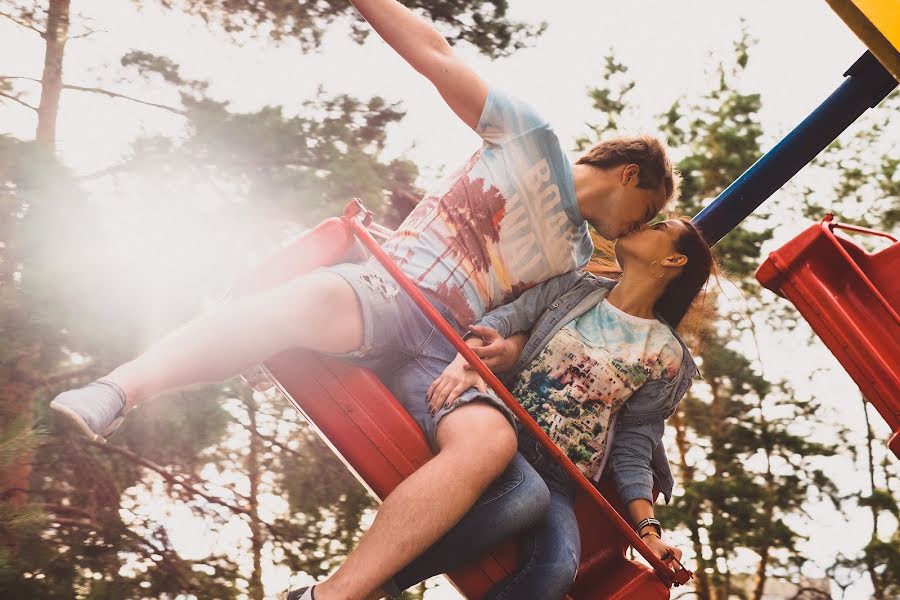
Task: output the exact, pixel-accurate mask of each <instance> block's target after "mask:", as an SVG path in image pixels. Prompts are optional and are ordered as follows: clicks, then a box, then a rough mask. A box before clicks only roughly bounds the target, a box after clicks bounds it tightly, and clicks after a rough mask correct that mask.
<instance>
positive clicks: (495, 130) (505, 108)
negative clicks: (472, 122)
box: [475, 88, 549, 145]
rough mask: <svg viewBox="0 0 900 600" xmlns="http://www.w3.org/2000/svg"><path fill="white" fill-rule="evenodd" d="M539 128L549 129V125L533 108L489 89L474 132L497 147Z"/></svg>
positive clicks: (501, 92)
mask: <svg viewBox="0 0 900 600" xmlns="http://www.w3.org/2000/svg"><path fill="white" fill-rule="evenodd" d="M539 127H549V123H548V122H547V121H546V119H544V118H543V117H541V116H540V115H539V114H538V113H537V111H535V110H534V108H532V107H531V106H530V105H529V104H527V103H525V102H523V101H521V100H519V99H518V98H514V97H513V96H509V95H507V94H506V93H504V92H503V91H501V90H499V89H497V88H491V89H490V90H488V96H487V100H485V102H484V108H483V109H482V111H481V118H480V119H479V120H478V126H477V127H476V129H475V131H476V133H478V135H480V136H481V139H483V140H484V141H485V142H487V143H488V144H497V145H499V144H503V143H505V142H507V141H509V140H511V139H513V138H515V137H517V136H520V135H522V134H524V133H527V132H529V131H532V130H533V129H537V128H539Z"/></svg>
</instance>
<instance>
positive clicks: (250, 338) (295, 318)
mask: <svg viewBox="0 0 900 600" xmlns="http://www.w3.org/2000/svg"><path fill="white" fill-rule="evenodd" d="M362 335H363V324H362V313H361V309H360V306H359V300H358V299H357V297H356V293H355V292H354V291H353V288H352V287H350V284H348V283H347V282H346V281H345V280H344V279H343V278H341V277H340V276H338V275H335V274H334V273H328V272H324V271H317V272H314V273H310V274H308V275H303V276H300V277H298V278H296V279H294V280H292V281H290V282H288V283H286V284H283V285H281V286H278V287H276V288H273V289H271V290H267V291H265V292H262V293H259V294H255V295H252V296H247V297H244V298H240V299H237V300H234V301H231V302H227V303H224V304H222V305H220V306H218V307H216V308H214V309H212V310H210V311H208V312H206V313H204V314H202V315H200V316H198V317H197V318H196V319H194V320H193V321H190V322H189V323H187V324H186V325H184V326H183V327H181V328H179V329H177V330H175V331H173V332H171V333H170V334H168V335H167V336H166V337H164V338H162V339H161V340H159V341H158V342H156V343H154V344H153V345H152V346H151V347H150V348H149V349H148V350H147V351H146V352H144V353H143V354H141V355H140V356H138V357H137V358H135V359H134V360H132V361H130V362H128V363H125V364H124V365H122V366H120V367H118V368H116V369H115V370H113V371H112V372H111V373H109V374H108V375H107V376H106V377H103V378H102V379H103V380H106V381H111V382H113V383H115V384H117V385H118V386H119V387H120V388H121V389H122V391H124V392H125V396H126V404H125V411H126V412H127V411H128V410H129V409H130V408H132V407H133V406H134V405H135V404H138V403H140V402H142V401H145V400H149V399H151V398H153V397H154V396H157V395H159V394H161V393H163V392H166V391H170V390H175V389H179V388H182V387H185V386H189V385H192V384H198V383H208V382H213V381H221V380H223V379H227V378H228V377H232V376H234V375H236V374H238V373H240V372H241V371H243V370H245V369H246V368H248V367H250V366H252V365H254V364H257V363H260V362H263V361H265V360H266V359H268V358H270V357H272V356H274V355H275V354H278V353H279V352H282V351H284V350H288V349H290V348H297V347H304V348H309V349H310V350H316V351H321V352H350V351H353V350H356V349H357V348H359V346H360V345H361V343H362Z"/></svg>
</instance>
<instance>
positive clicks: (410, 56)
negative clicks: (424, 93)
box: [351, 0, 488, 130]
mask: <svg viewBox="0 0 900 600" xmlns="http://www.w3.org/2000/svg"><path fill="white" fill-rule="evenodd" d="M351 1H352V2H353V5H354V6H355V7H356V10H358V11H359V13H360V14H361V15H362V16H363V18H364V19H365V20H366V21H368V23H369V25H371V26H372V28H373V29H374V30H375V31H376V32H378V35H380V36H381V38H382V39H383V40H384V41H385V42H387V43H388V45H389V46H390V47H391V48H393V49H394V50H395V51H396V52H397V54H399V55H400V56H401V57H403V59H404V60H405V61H406V62H407V63H409V64H410V66H411V67H412V68H414V69H415V70H416V71H418V72H419V73H421V74H422V75H424V76H425V77H426V78H427V79H428V80H429V81H431V83H432V84H434V87H436V88H437V90H438V92H439V93H440V94H441V97H443V98H444V101H445V102H446V103H447V105H448V106H449V107H450V109H451V110H453V112H455V113H456V114H457V116H459V118H460V119H462V120H463V122H464V123H465V124H466V125H468V126H469V127H470V128H472V129H473V130H474V129H476V127H477V126H478V121H479V119H480V118H481V112H482V110H483V109H484V103H485V100H486V99H487V95H488V86H487V84H486V83H485V82H484V80H483V79H481V77H479V76H478V74H477V73H475V71H473V70H472V69H470V68H469V67H468V66H467V65H465V64H464V63H463V62H462V61H460V60H459V58H458V57H457V56H456V54H455V53H454V52H453V49H452V48H451V47H450V44H449V43H447V40H446V39H444V36H442V35H441V34H440V33H439V32H438V30H437V29H435V28H434V26H432V25H431V24H430V23H427V22H426V21H424V20H422V19H420V18H419V17H417V16H416V15H414V14H413V13H412V12H411V11H410V10H409V9H408V8H406V7H405V6H403V5H402V4H400V3H399V2H397V1H396V0H351Z"/></svg>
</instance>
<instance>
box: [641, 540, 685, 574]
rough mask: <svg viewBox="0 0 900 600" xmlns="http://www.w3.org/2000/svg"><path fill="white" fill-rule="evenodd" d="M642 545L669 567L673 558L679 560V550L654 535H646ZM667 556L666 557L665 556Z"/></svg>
mask: <svg viewBox="0 0 900 600" xmlns="http://www.w3.org/2000/svg"><path fill="white" fill-rule="evenodd" d="M643 539H644V543H646V544H647V546H649V547H650V549H651V550H653V551H654V552H655V553H656V555H657V556H658V557H660V558H662V559H663V561H664V562H665V563H666V564H668V565H669V566H671V564H670V563H671V562H672V559H673V558H675V559H677V560H679V561H680V560H681V550H679V549H678V548H676V547H675V546H670V545H668V544H667V543H665V542H664V541H662V540H661V539H659V538H658V537H656V536H655V535H648V536H646V537H644V538H643ZM667 554H668V556H666V555H667ZM663 557H665V558H663Z"/></svg>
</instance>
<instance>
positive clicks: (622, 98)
mask: <svg viewBox="0 0 900 600" xmlns="http://www.w3.org/2000/svg"><path fill="white" fill-rule="evenodd" d="M603 60H604V65H603V74H602V78H603V81H604V83H603V85H602V86H599V87H591V88H590V89H588V97H589V98H590V99H591V106H592V108H594V109H595V110H596V111H597V112H598V113H599V114H598V115H597V117H598V118H599V119H600V121H599V122H598V123H588V124H587V127H588V129H589V130H590V131H591V133H590V134H589V135H584V136H581V137H579V138H578V139H576V140H575V149H576V150H579V151H580V150H587V149H588V148H590V147H591V146H593V145H594V144H596V143H597V142H598V141H600V140H601V139H602V138H603V137H604V136H605V135H606V134H608V133H611V132H615V131H617V130H618V129H619V127H620V123H621V120H622V118H623V115H624V114H626V113H628V112H629V111H628V110H627V109H628V106H629V99H628V95H629V93H630V92H631V91H632V90H633V89H634V87H635V85H636V84H635V82H634V81H632V80H631V79H630V78H629V77H628V67H627V66H625V65H624V64H623V63H620V62H619V61H618V60H616V57H615V56H614V55H613V54H612V53H610V54H608V55H606V57H604V59H603Z"/></svg>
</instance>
